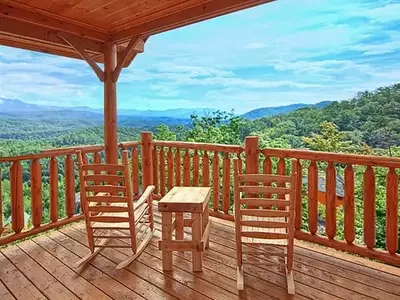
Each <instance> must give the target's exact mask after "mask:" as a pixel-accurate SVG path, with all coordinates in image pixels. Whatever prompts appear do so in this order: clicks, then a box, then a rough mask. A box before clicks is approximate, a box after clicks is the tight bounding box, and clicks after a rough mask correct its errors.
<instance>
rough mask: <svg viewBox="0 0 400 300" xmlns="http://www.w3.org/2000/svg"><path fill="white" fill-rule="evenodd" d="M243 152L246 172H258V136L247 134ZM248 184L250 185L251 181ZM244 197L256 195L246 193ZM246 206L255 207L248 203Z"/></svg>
mask: <svg viewBox="0 0 400 300" xmlns="http://www.w3.org/2000/svg"><path fill="white" fill-rule="evenodd" d="M244 148H245V154H246V174H258V153H257V150H258V137H257V136H248V137H246V139H245V146H244ZM248 185H252V183H251V182H249V183H248ZM246 197H250V198H251V197H257V196H256V195H251V194H250V195H248V196H247V195H246ZM248 208H256V207H254V206H251V205H249V207H248Z"/></svg>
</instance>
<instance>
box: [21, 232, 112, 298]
mask: <svg viewBox="0 0 400 300" xmlns="http://www.w3.org/2000/svg"><path fill="white" fill-rule="evenodd" d="M39 239H40V238H39ZM42 239H43V238H42ZM18 247H19V248H21V249H22V250H23V251H24V252H25V253H26V254H28V255H29V256H30V257H31V258H32V259H35V261H36V262H37V263H38V264H40V265H41V266H42V267H43V268H44V269H46V270H47V271H48V272H49V273H50V274H52V275H53V276H54V277H56V278H57V280H58V281H60V282H61V283H62V284H63V285H64V286H67V287H68V288H69V289H71V291H72V292H73V293H74V294H75V295H77V296H78V297H79V298H81V299H83V298H84V299H87V300H90V299H93V300H98V299H99V300H103V299H104V300H112V298H110V297H109V296H107V295H106V294H105V293H103V292H102V291H100V290H99V289H98V288H96V287H95V286H94V285H92V284H91V283H90V282H88V281H87V280H86V279H84V278H83V277H81V276H79V274H77V273H76V272H74V271H73V270H72V269H71V268H69V267H68V266H66V265H65V264H64V263H62V262H61V261H59V260H58V259H57V258H55V257H54V256H53V255H51V254H50V253H48V252H47V251H46V250H45V248H42V247H40V246H39V247H38V244H36V243H35V242H33V241H32V240H28V241H24V242H22V243H20V244H19V245H18Z"/></svg>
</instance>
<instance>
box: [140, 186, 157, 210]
mask: <svg viewBox="0 0 400 300" xmlns="http://www.w3.org/2000/svg"><path fill="white" fill-rule="evenodd" d="M155 188H156V187H155V186H154V185H149V186H148V187H147V188H146V189H145V191H144V193H143V194H142V196H140V198H139V199H138V200H137V201H136V202H135V206H136V207H139V206H141V205H142V204H143V203H144V202H146V200H147V199H148V198H149V197H150V196H151V194H152V193H153V191H154V190H155Z"/></svg>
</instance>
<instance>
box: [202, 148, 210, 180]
mask: <svg viewBox="0 0 400 300" xmlns="http://www.w3.org/2000/svg"><path fill="white" fill-rule="evenodd" d="M202 165H203V186H206V187H208V186H210V157H209V156H208V152H207V151H204V156H203V161H202Z"/></svg>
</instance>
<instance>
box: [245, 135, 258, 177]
mask: <svg viewBox="0 0 400 300" xmlns="http://www.w3.org/2000/svg"><path fill="white" fill-rule="evenodd" d="M257 149H258V136H248V137H246V140H245V152H246V174H257V173H258V153H257Z"/></svg>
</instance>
